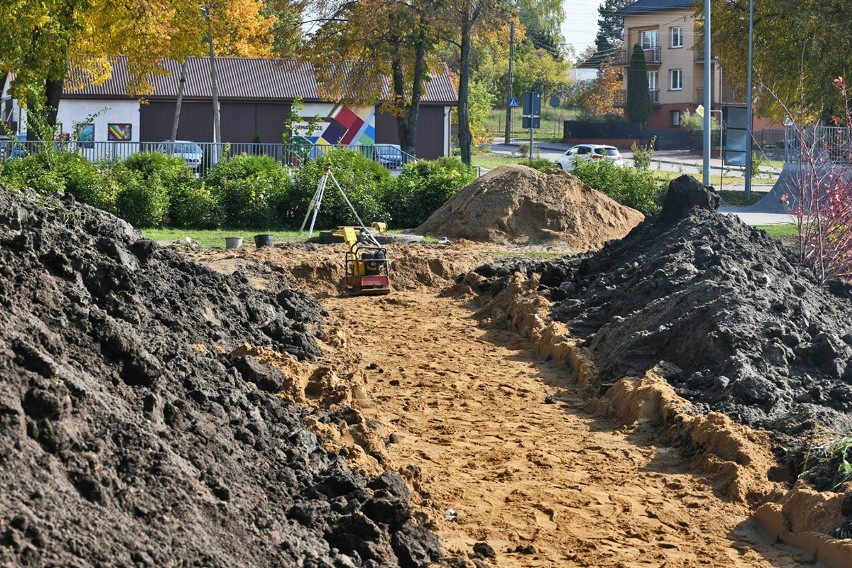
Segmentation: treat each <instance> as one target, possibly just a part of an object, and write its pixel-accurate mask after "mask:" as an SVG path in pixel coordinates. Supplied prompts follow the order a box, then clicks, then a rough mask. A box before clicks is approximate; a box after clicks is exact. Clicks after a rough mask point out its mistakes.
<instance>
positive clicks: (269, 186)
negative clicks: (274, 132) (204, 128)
mask: <svg viewBox="0 0 852 568" xmlns="http://www.w3.org/2000/svg"><path fill="white" fill-rule="evenodd" d="M206 181H207V185H208V187H209V188H210V193H211V195H212V197H213V199H214V201H215V202H216V203H217V204H218V206H219V207H220V208H221V212H222V224H223V225H224V226H226V227H253V228H258V229H260V228H272V227H280V226H282V225H285V224H287V221H288V219H287V218H286V208H285V207H284V204H285V203H286V202H287V201H288V198H287V196H288V193H289V191H290V176H289V174H288V172H287V169H286V168H285V167H284V166H282V165H281V164H279V163H278V162H276V161H275V160H273V159H272V158H270V157H269V156H253V155H248V154H243V155H241V156H237V157H235V158H228V159H225V160H222V161H221V162H219V163H218V164H216V167H214V168H213V169H212V170H210V171H209V172H208V174H207V178H206Z"/></svg>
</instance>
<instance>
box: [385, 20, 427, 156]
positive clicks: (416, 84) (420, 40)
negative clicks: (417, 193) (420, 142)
mask: <svg viewBox="0 0 852 568" xmlns="http://www.w3.org/2000/svg"><path fill="white" fill-rule="evenodd" d="M391 67H392V75H393V88H394V96H395V97H396V98H397V100H399V101H401V102H403V101H405V73H404V71H403V66H402V61H401V60H400V59H399V58H398V57H397V58H395V59H394V61H392V62H391ZM425 75H426V34H425V31H422V28H421V31H420V33H419V34H418V36H417V45H416V46H415V51H414V77H413V81H412V85H411V103H410V104H405V105H404V107H403V113H402V115H400V116H398V117H397V119H396V124H397V130H398V133H399V146H400V148H401V149H402V151H403V152H405V153H407V154H411V155H412V156H415V155H416V153H417V117H418V114H419V112H420V100H421V99H422V98H423V79H424V77H425Z"/></svg>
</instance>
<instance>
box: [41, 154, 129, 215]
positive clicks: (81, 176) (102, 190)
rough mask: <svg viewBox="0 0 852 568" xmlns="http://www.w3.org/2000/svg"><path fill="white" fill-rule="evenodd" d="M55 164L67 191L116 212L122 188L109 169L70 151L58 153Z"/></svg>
mask: <svg viewBox="0 0 852 568" xmlns="http://www.w3.org/2000/svg"><path fill="white" fill-rule="evenodd" d="M54 164H55V168H56V172H57V173H58V174H59V175H60V176H61V177H62V179H63V180H64V181H65V192H66V193H70V194H71V195H73V196H74V199H76V200H77V201H80V202H82V203H86V204H88V205H91V206H93V207H97V208H98V209H103V210H104V211H109V212H110V213H115V210H116V209H115V201H116V199H117V197H118V194H119V189H120V188H119V186H118V184H117V183H116V181H115V180H114V179H113V177H112V175H111V173H110V172H109V170H108V169H105V168H104V167H101V166H98V165H95V164H93V163H92V162H90V161H89V160H87V159H86V158H84V157H83V156H80V155H79V154H73V153H70V152H59V153H57V154H56V156H55V161H54Z"/></svg>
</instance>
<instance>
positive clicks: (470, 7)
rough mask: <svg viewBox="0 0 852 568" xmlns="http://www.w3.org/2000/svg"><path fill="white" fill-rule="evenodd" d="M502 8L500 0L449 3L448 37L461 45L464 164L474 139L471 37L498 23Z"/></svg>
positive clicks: (459, 111) (460, 77)
mask: <svg viewBox="0 0 852 568" xmlns="http://www.w3.org/2000/svg"><path fill="white" fill-rule="evenodd" d="M503 9H504V6H503V4H502V3H501V2H500V0H458V1H456V2H453V3H452V4H450V5H449V7H448V18H449V24H450V25H451V26H452V27H453V31H452V33H451V35H449V36H448V38H449V41H451V42H452V43H454V44H455V45H456V46H457V47H458V49H459V106H458V117H459V148H460V149H461V158H462V161H463V162H464V163H465V164H470V159H471V154H470V152H471V144H472V142H473V136H472V134H471V130H470V112H469V107H468V96H469V93H470V79H471V51H472V40H473V38H474V35H475V32H476V30H477V29H481V28H486V27H493V26H496V25H497V24H496V22H497V21H499V20H500V19H501V18H504V16H505V14H504V12H503Z"/></svg>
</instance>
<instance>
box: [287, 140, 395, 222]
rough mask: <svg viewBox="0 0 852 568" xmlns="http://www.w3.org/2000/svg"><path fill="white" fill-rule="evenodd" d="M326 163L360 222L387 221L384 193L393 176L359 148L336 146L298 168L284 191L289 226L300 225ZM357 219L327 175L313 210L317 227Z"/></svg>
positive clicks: (355, 220) (388, 216) (390, 184)
mask: <svg viewBox="0 0 852 568" xmlns="http://www.w3.org/2000/svg"><path fill="white" fill-rule="evenodd" d="M326 165H329V166H330V167H331V172H332V174H333V175H334V179H336V180H337V183H339V184H340V187H341V189H342V190H343V191H344V192H345V193H346V197H347V198H349V201H350V202H351V203H352V205H353V207H355V211H357V212H358V215H359V216H360V217H361V220H362V221H364V223H367V224H370V223H372V222H373V221H389V219H390V215H389V214H388V211H387V208H386V207H385V200H384V196H385V194H386V193H387V192H388V191H390V188H391V186H392V185H393V183H394V179H393V176H391V174H390V172H389V171H388V170H387V169H386V168H384V167H383V166H382V165H381V164H379V163H377V162H374V161H373V160H371V159H369V158H367V157H365V156H363V155H361V154H360V153H359V152H353V151H351V150H343V149H336V150H332V151H330V152H329V153H328V155H327V156H324V157H322V158H317V159H315V160H311V161H309V162H308V163H306V164H304V165H303V166H302V167H301V168H299V171H298V172H297V174H296V177H295V179H294V180H293V186H292V188H291V191H290V193H289V195H288V205H289V211H290V217H289V219H288V225H289V226H290V227H294V228H298V227H299V225H301V222H302V220H303V219H304V215H305V213H306V212H307V211H308V207H309V206H310V203H311V199H312V198H313V196H314V193H316V191H317V187H318V186H319V182H320V179H321V178H322V175H323V172H324V171H325V167H326ZM357 222H358V221H357V219H355V216H354V215H353V214H352V210H351V209H350V208H349V206H348V205H347V204H346V201H345V200H344V198H343V196H342V195H341V192H340V190H338V188H337V185H335V183H334V180H332V179H331V178H329V179H328V182H327V184H326V189H325V192H324V193H323V197H322V203H321V204H320V209H319V212H318V214H317V227H322V228H332V227H337V226H338V225H354V224H357Z"/></svg>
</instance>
